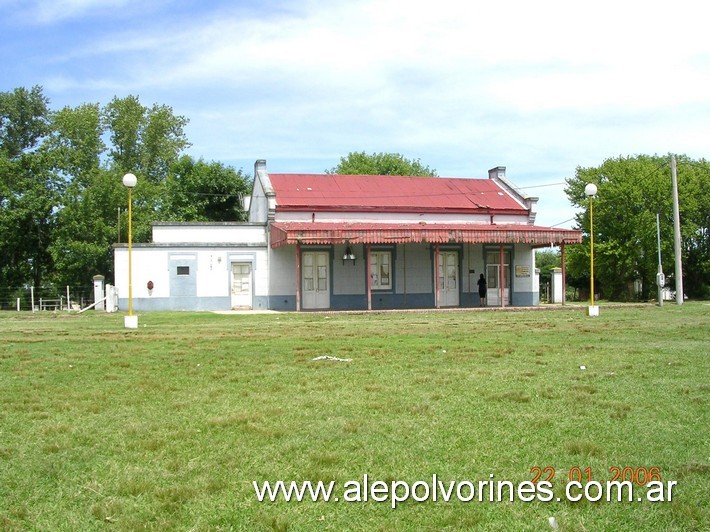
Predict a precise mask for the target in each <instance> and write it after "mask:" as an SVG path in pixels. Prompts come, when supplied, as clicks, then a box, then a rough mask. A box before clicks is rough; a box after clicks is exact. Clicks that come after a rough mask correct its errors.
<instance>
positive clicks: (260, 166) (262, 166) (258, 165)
mask: <svg viewBox="0 0 710 532" xmlns="http://www.w3.org/2000/svg"><path fill="white" fill-rule="evenodd" d="M259 170H261V171H263V172H265V171H266V159H257V160H256V162H255V163H254V177H256V175H257V174H258V173H259Z"/></svg>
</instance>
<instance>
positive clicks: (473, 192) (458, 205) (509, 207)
mask: <svg viewBox="0 0 710 532" xmlns="http://www.w3.org/2000/svg"><path fill="white" fill-rule="evenodd" d="M269 178H270V180H271V184H272V186H273V188H274V191H275V192H276V209H277V210H280V211H304V210H315V211H326V210H332V211H368V210H370V211H371V210H378V211H382V212H441V211H446V212H451V213H462V212H478V213H485V214H488V213H490V214H494V213H497V214H524V213H526V212H527V209H526V208H525V207H524V206H523V205H521V204H520V203H519V202H518V201H516V200H515V199H513V198H512V197H511V196H510V195H509V194H507V193H506V192H505V191H504V190H503V189H502V188H501V187H500V186H499V185H498V184H496V182H495V181H493V180H492V179H463V178H451V177H403V176H378V175H335V174H269Z"/></svg>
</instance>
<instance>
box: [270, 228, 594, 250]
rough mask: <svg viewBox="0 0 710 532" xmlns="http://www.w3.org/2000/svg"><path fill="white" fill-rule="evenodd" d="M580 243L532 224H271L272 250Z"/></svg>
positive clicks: (568, 232) (567, 233)
mask: <svg viewBox="0 0 710 532" xmlns="http://www.w3.org/2000/svg"><path fill="white" fill-rule="evenodd" d="M346 242H349V243H363V244H397V243H419V242H430V243H440V244H441V243H447V242H465V243H471V244H532V245H536V246H546V245H550V244H554V245H559V244H562V243H564V244H579V243H581V242H582V232H581V231H575V230H572V229H553V228H550V227H540V226H535V225H522V224H519V225H516V224H507V225H497V224H433V223H430V224H397V223H347V222H333V223H325V222H324V223H320V222H318V223H315V222H312V223H308V222H274V223H272V224H271V247H274V248H277V247H280V246H285V245H289V244H296V243H300V244H343V243H346Z"/></svg>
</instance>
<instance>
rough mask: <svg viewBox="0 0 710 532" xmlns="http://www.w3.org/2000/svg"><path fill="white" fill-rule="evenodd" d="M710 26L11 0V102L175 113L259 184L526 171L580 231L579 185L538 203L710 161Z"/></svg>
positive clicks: (666, 14)
mask: <svg viewBox="0 0 710 532" xmlns="http://www.w3.org/2000/svg"><path fill="white" fill-rule="evenodd" d="M708 15H710V5H708V4H706V3H704V2H699V1H697V0H674V2H672V3H669V2H660V1H656V0H647V1H645V2H640V1H629V0H615V1H609V0H598V1H595V2H584V3H582V2H570V1H569V0H565V1H563V0H538V1H537V2H530V1H513V0H509V1H506V0H499V1H497V2H479V1H468V2H465V1H463V0H438V1H437V2H423V1H419V0H409V1H408V2H401V1H397V0H362V1H359V0H354V1H340V0H330V1H328V2H322V1H321V2H317V1H312V0H295V1H292V0H282V1H270V0H266V1H263V0H253V1H239V0H236V1H226V0H224V1H210V0H204V1H194V2H190V1H169V0H140V1H136V0H0V34H1V35H2V38H0V54H1V56H0V65H2V66H1V67H0V69H1V70H0V73H1V75H0V80H1V82H0V91H9V90H12V89H14V88H15V87H20V86H24V87H31V86H33V85H41V86H42V87H43V88H44V90H45V94H46V96H47V97H49V98H50V101H51V106H52V108H54V109H59V108H61V107H64V106H66V105H68V106H76V105H79V104H81V103H85V102H98V103H100V104H102V105H104V104H106V103H108V102H109V101H110V100H111V99H112V98H113V97H114V96H119V97H125V96H127V95H129V94H133V95H137V96H139V97H140V99H141V102H142V103H143V104H144V105H152V104H153V103H159V104H166V105H169V106H171V107H172V108H173V110H174V112H175V114H179V115H184V116H186V117H187V118H189V119H190V124H189V126H188V127H187V130H186V131H187V135H188V137H189V139H190V141H191V142H192V143H193V146H192V147H191V148H190V150H189V153H190V154H191V155H193V156H195V157H204V158H205V159H206V160H217V161H221V162H224V163H226V164H229V165H232V166H235V167H236V168H243V169H244V170H245V171H246V172H248V173H252V172H253V164H254V161H255V160H256V159H261V158H264V159H266V160H267V168H268V169H269V170H270V171H272V172H280V173H281V172H284V173H288V172H313V173H318V172H323V171H324V170H325V169H327V168H331V167H333V166H334V165H336V164H337V162H338V161H339V159H340V157H341V156H344V155H346V154H347V153H348V152H350V151H363V150H364V151H366V152H368V153H372V152H397V153H401V154H403V155H405V156H406V157H408V158H415V159H420V160H421V161H422V163H424V164H426V165H428V166H430V167H432V168H435V169H436V170H437V172H438V173H439V175H441V176H447V177H486V176H487V170H488V169H489V168H492V167H494V166H498V165H501V166H506V167H507V173H508V177H509V178H510V179H511V180H512V181H513V182H514V183H516V184H517V185H518V186H520V187H522V188H523V189H524V190H526V191H527V192H528V193H530V194H532V195H537V196H539V197H540V202H539V207H538V211H539V214H538V223H539V224H542V225H553V224H557V223H559V222H563V221H564V220H567V219H569V218H571V217H572V215H573V214H574V210H573V209H572V207H571V206H570V205H569V203H568V202H567V199H566V197H565V195H564V192H563V187H562V186H560V185H557V186H549V187H540V188H525V187H533V186H538V185H544V184H548V183H560V182H562V181H564V179H565V178H566V177H569V176H572V175H574V172H575V168H576V167H577V166H583V167H584V166H597V165H599V164H601V163H602V161H603V160H604V159H606V158H608V157H616V156H619V155H635V154H639V153H645V154H666V153H669V152H674V153H684V154H687V155H689V156H691V157H694V158H700V157H705V158H707V156H708V151H707V147H708V141H709V140H710V133H709V131H710V129H709V127H708V123H709V122H710V120H709V119H710V39H707V37H706V35H707V21H708V19H709V17H708ZM561 226H562V227H570V226H571V223H569V222H568V223H565V224H562V225H561Z"/></svg>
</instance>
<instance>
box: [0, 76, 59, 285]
mask: <svg viewBox="0 0 710 532" xmlns="http://www.w3.org/2000/svg"><path fill="white" fill-rule="evenodd" d="M48 103H49V102H48V100H47V98H45V96H44V94H43V92H42V89H41V87H33V88H32V89H31V90H27V89H24V88H17V89H15V90H14V91H12V92H3V93H0V285H2V286H6V287H18V286H23V285H26V284H32V285H34V286H39V285H40V284H41V280H42V277H43V275H44V274H45V273H46V272H47V271H49V270H50V269H51V257H50V254H49V253H48V246H49V244H50V242H51V234H52V230H53V226H54V213H55V208H56V205H57V203H58V201H59V194H60V193H61V189H62V185H63V183H62V182H61V180H60V179H57V178H56V176H54V175H53V174H52V172H51V166H52V163H51V160H50V157H49V156H48V154H47V153H46V152H45V151H42V150H41V149H40V148H41V145H42V141H43V139H44V138H45V137H46V136H47V134H48V133H49V131H50V112H49V108H48Z"/></svg>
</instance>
